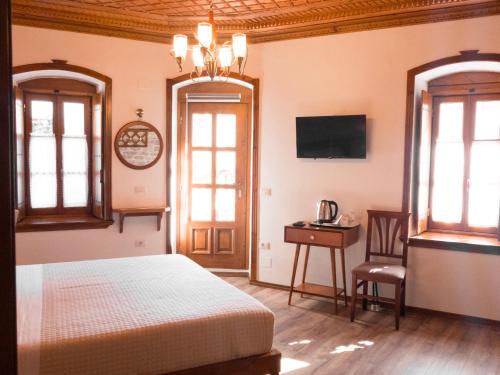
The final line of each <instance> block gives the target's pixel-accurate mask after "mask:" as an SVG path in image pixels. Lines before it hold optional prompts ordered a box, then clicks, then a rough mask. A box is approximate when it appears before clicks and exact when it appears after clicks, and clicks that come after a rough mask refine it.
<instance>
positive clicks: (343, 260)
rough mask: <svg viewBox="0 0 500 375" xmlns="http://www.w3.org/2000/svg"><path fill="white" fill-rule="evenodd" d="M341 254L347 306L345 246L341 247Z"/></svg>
mask: <svg viewBox="0 0 500 375" xmlns="http://www.w3.org/2000/svg"><path fill="white" fill-rule="evenodd" d="M340 255H341V259H342V283H343V284H344V285H343V286H344V302H345V307H347V287H346V282H345V254H344V248H343V247H341V248H340Z"/></svg>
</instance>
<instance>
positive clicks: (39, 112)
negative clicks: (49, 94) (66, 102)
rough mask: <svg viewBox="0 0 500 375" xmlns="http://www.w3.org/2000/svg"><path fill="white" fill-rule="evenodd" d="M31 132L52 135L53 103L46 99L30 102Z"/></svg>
mask: <svg viewBox="0 0 500 375" xmlns="http://www.w3.org/2000/svg"><path fill="white" fill-rule="evenodd" d="M31 133H32V134H36V135H53V133H54V116H53V105H52V102H51V101H47V100H33V101H32V102H31Z"/></svg>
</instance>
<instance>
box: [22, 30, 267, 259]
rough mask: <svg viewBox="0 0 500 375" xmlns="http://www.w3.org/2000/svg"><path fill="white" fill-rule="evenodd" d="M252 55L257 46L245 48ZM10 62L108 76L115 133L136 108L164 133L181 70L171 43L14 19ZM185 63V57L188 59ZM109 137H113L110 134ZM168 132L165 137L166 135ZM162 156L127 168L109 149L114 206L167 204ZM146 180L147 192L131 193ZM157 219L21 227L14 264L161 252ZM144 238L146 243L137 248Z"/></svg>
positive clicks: (162, 233) (161, 236) (163, 243)
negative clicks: (54, 62) (169, 89)
mask: <svg viewBox="0 0 500 375" xmlns="http://www.w3.org/2000/svg"><path fill="white" fill-rule="evenodd" d="M250 53H251V55H252V56H254V57H256V58H254V61H253V62H250V64H249V65H248V69H247V71H249V72H250V71H251V69H252V65H254V64H255V61H256V60H257V56H258V54H257V52H256V51H252V50H251V51H250ZM13 55H14V61H13V64H14V66H15V65H22V64H30V63H37V62H50V60H51V59H64V60H68V63H70V64H75V65H80V66H84V67H87V68H90V69H93V70H96V71H98V72H100V73H103V74H105V75H107V76H109V77H111V78H112V80H113V108H112V110H113V111H112V121H113V123H112V128H113V137H114V135H115V134H116V133H117V132H118V130H119V129H120V127H121V126H122V125H123V124H125V123H126V122H129V121H131V120H135V118H136V116H135V110H136V109H137V108H143V109H144V121H147V122H150V123H151V124H153V125H154V126H156V127H157V128H158V129H159V131H160V133H161V134H162V137H163V138H164V140H165V139H166V136H167V135H166V131H165V125H166V81H165V80H166V79H167V78H173V77H176V76H178V75H179V74H181V73H179V72H178V68H177V64H176V63H175V61H174V60H173V59H172V58H171V57H170V56H169V46H167V45H164V44H158V43H148V42H140V41H134V40H128V39H120V38H112V37H105V36H97V35H90V34H79V33H73V32H64V31H56V30H48V29H39V28H31V27H24V26H14V28H13ZM188 65H189V64H188ZM113 139H114V138H113ZM167 139H170V138H167ZM166 163H167V160H166V157H165V155H163V157H162V158H161V160H160V161H159V162H158V163H157V164H156V165H155V166H153V167H152V168H149V169H146V170H143V171H138V170H132V169H129V168H127V167H125V166H124V165H123V164H122V163H121V162H120V161H119V160H118V158H117V157H116V155H115V153H114V151H113V160H112V170H113V172H112V185H113V190H112V203H113V207H140V206H156V205H165V203H166V179H167V176H166ZM135 187H144V188H145V192H144V193H135V192H134V188H135ZM155 220H156V219H154V218H149V217H147V218H130V219H126V222H125V230H124V233H123V234H120V233H119V232H118V225H117V224H114V225H113V226H111V227H110V228H108V229H98V230H84V231H63V232H45V233H43V232H39V233H19V234H18V235H17V236H16V240H17V262H18V264H30V263H46V262H60V261H72V260H83V259H96V258H110V257H123V256H134V255H147V254H162V253H164V251H165V247H166V233H165V219H164V220H163V223H162V229H161V231H160V232H158V231H156V221H155ZM136 240H144V241H145V247H135V242H136Z"/></svg>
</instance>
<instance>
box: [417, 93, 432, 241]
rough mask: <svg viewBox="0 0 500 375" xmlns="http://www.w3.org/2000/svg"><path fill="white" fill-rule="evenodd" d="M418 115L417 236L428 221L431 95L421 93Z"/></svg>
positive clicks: (424, 228)
mask: <svg viewBox="0 0 500 375" xmlns="http://www.w3.org/2000/svg"><path fill="white" fill-rule="evenodd" d="M420 110H421V113H420V128H419V130H420V132H419V133H420V137H419V145H418V155H419V159H418V206H417V234H420V233H422V232H424V231H425V230H427V224H428V219H429V189H430V183H429V182H430V173H431V135H432V95H430V94H429V93H428V92H427V91H422V105H421V109H420Z"/></svg>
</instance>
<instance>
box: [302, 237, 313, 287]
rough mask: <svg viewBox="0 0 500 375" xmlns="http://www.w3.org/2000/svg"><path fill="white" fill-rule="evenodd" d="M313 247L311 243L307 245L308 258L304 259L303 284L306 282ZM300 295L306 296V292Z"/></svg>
mask: <svg viewBox="0 0 500 375" xmlns="http://www.w3.org/2000/svg"><path fill="white" fill-rule="evenodd" d="M310 249H311V245H307V247H306V259H305V260H304V273H303V274H302V284H304V283H305V282H306V273H307V263H309V250H310ZM300 297H304V293H300Z"/></svg>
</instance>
